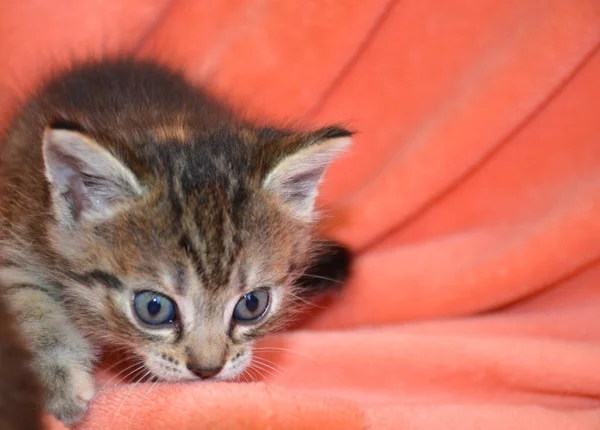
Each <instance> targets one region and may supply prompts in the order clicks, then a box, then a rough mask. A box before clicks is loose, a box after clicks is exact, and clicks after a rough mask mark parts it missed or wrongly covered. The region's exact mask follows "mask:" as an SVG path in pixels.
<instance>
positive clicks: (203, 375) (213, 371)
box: [187, 363, 223, 379]
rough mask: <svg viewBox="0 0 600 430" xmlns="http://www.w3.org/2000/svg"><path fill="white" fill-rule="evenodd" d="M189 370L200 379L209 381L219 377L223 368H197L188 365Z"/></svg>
mask: <svg viewBox="0 0 600 430" xmlns="http://www.w3.org/2000/svg"><path fill="white" fill-rule="evenodd" d="M187 368H188V369H189V370H190V371H191V372H192V373H193V374H194V375H196V376H197V377H198V378H200V379H209V378H212V377H213V376H217V375H218V374H219V372H220V371H221V370H222V369H223V367H197V366H192V365H191V364H189V363H188V365H187Z"/></svg>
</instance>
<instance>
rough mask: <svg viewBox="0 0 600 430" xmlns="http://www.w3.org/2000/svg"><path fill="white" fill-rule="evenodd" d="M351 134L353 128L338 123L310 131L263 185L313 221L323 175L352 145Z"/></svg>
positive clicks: (304, 218)
mask: <svg viewBox="0 0 600 430" xmlns="http://www.w3.org/2000/svg"><path fill="white" fill-rule="evenodd" d="M351 136H352V133H351V132H349V131H347V130H344V129H342V128H338V127H328V128H325V129H321V130H319V131H317V132H315V133H310V134H309V135H307V136H306V137H305V138H304V140H305V141H304V143H303V144H302V145H301V147H300V149H299V150H297V151H295V152H293V153H292V154H289V155H286V156H284V157H283V158H282V159H280V160H279V161H278V162H277V163H276V164H275V166H274V167H273V168H272V169H271V170H270V171H269V173H268V174H267V176H266V178H265V180H264V182H263V187H264V188H265V189H266V190H268V191H270V192H272V193H274V194H276V195H277V196H278V197H279V198H280V199H281V200H282V201H283V202H285V203H286V205H287V206H288V207H289V208H290V209H291V211H292V213H293V214H294V216H296V217H297V218H299V219H301V220H303V221H311V220H312V217H313V212H314V206H315V200H316V198H317V195H318V186H319V184H320V182H321V180H322V179H323V175H324V174H325V171H326V170H327V168H328V167H329V165H330V164H331V162H332V161H333V160H334V159H335V157H336V156H338V155H339V154H340V153H342V152H343V151H344V150H345V149H346V148H347V147H348V146H349V145H350V143H351V141H352V139H351Z"/></svg>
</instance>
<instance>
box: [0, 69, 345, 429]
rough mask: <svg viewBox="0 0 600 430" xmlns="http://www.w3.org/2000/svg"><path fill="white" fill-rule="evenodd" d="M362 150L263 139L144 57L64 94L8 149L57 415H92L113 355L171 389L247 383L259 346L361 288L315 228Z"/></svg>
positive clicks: (4, 203) (28, 112)
mask: <svg viewBox="0 0 600 430" xmlns="http://www.w3.org/2000/svg"><path fill="white" fill-rule="evenodd" d="M350 135H351V133H350V132H349V131H347V130H345V129H343V128H340V127H333V126H332V127H325V128H320V129H316V130H312V131H308V132H296V131H293V130H284V129H277V128H273V127H262V126H254V125H252V124H249V123H248V122H246V121H244V120H241V119H239V118H237V117H236V116H235V115H234V114H232V113H231V112H230V111H229V110H228V109H227V108H226V107H224V106H223V105H221V104H220V103H219V102H217V101H216V100H214V99H213V98H212V97H211V96H210V95H208V94H206V93H205V92H203V91H201V90H199V89H197V88H194V87H192V86H191V85H190V84H189V83H188V82H187V81H186V80H185V79H184V78H183V77H182V76H180V75H179V74H177V73H175V72H173V71H169V70H167V69H165V68H163V67H161V66H158V65H155V64H152V63H150V62H145V61H141V60H127V59H120V60H104V61H100V62H95V63H88V64H85V65H80V66H74V67H73V68H72V69H71V70H70V71H68V72H66V73H64V74H62V75H59V76H58V77H56V78H55V79H53V80H51V81H49V83H48V84H47V85H46V86H44V87H43V88H42V89H41V90H40V91H39V92H38V95H37V96H35V97H34V98H33V99H32V100H30V102H29V103H27V104H26V105H25V106H24V108H23V109H22V111H21V112H20V113H19V114H18V115H17V116H16V117H15V119H14V121H13V122H12V125H11V126H10V128H9V129H8V132H7V133H6V135H5V138H4V139H3V141H2V142H1V143H0V235H1V236H0V237H1V239H2V240H1V242H0V258H1V263H0V288H1V290H0V291H2V293H3V294H4V296H5V298H6V299H7V300H8V302H9V304H10V306H11V309H12V310H13V311H14V314H15V315H16V319H17V322H18V325H19V328H20V329H21V332H22V333H23V335H24V336H25V339H26V340H27V343H28V346H29V348H30V349H31V351H32V354H33V367H34V369H36V370H37V373H38V375H39V377H40V379H41V381H42V384H43V386H44V388H45V394H46V407H47V409H48V410H49V411H50V412H51V413H53V414H55V415H56V416H57V417H58V418H59V419H60V420H62V421H63V422H65V423H67V424H69V423H73V422H76V421H78V420H79V419H80V418H81V417H82V415H83V414H84V412H85V410H86V407H87V405H88V403H89V402H90V400H91V399H92V397H93V395H94V393H95V384H94V379H93V376H92V369H93V364H94V361H95V358H96V357H97V356H98V352H99V351H98V348H100V347H103V348H108V349H112V350H119V349H124V350H126V351H128V352H129V353H131V354H133V355H134V356H135V357H136V358H137V359H138V360H139V361H140V363H142V364H143V366H144V368H145V369H147V371H148V374H150V375H153V376H154V377H156V378H158V379H160V380H165V381H184V380H196V379H210V380H222V379H230V378H233V377H236V376H238V375H240V373H241V372H243V371H244V369H245V368H246V366H247V365H248V364H249V363H250V361H251V357H252V349H251V348H252V345H253V343H254V342H255V341H256V340H257V339H258V338H260V337H262V336H264V335H266V334H268V333H271V332H273V331H275V330H277V329H280V328H281V327H283V326H284V325H285V323H286V321H288V320H289V317H291V316H293V315H294V313H295V312H296V311H297V309H298V306H299V304H300V303H301V302H302V301H304V300H305V297H308V296H310V295H312V294H313V293H314V292H316V291H318V290H322V289H326V288H327V287H328V286H330V285H331V283H335V282H336V281H339V280H343V278H344V277H345V276H346V275H347V266H348V263H349V254H348V253H347V251H346V250H345V248H343V247H342V246H341V245H338V244H336V243H334V242H327V241H325V242H324V241H321V240H319V239H318V238H316V237H315V234H314V233H313V229H312V226H313V224H314V220H315V211H314V204H315V198H316V196H317V186H318V184H319V182H320V181H321V179H322V177H323V174H324V172H325V170H326V168H327V167H328V165H329V164H330V162H331V161H332V160H333V159H334V158H335V157H336V156H337V155H338V154H339V153H340V152H342V151H343V150H344V149H345V148H346V147H347V146H348V144H349V143H350ZM330 281H331V282H330Z"/></svg>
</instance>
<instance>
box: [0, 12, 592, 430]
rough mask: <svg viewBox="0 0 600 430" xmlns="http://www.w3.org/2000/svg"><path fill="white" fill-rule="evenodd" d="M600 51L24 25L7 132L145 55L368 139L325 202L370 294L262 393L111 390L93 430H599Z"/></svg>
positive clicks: (309, 31)
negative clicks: (66, 90) (47, 81)
mask: <svg viewBox="0 0 600 430" xmlns="http://www.w3.org/2000/svg"><path fill="white" fill-rule="evenodd" d="M599 43H600V2H598V1H597V0H568V1H564V0H563V1H561V0H556V1H554V0H547V1H543V0H539V1H537V0H529V1H523V0H505V1H496V0H478V1H472V0H456V1H453V2H440V1H435V0H402V1H395V0H371V1H368V2H367V1H364V0H332V1H327V2H324V1H317V0H303V1H285V2H284V1H264V0H246V1H242V0H227V1H220V0H219V1H217V0H208V1H196V0H179V1H176V0H170V1H169V0H153V1H147V0H127V1H120V2H113V1H105V0H91V1H85V2H84V1H68V0H60V1H59V0H54V1H52V2H40V1H35V0H21V1H19V2H5V4H4V5H3V6H2V8H1V13H0V64H1V72H0V115H1V116H2V118H6V117H7V115H8V113H9V112H10V110H11V109H13V108H14V103H15V101H16V100H17V99H18V98H19V97H20V96H21V95H22V94H24V93H25V92H26V90H27V89H28V88H30V86H31V85H33V83H34V82H36V80H37V79H38V78H39V76H40V75H41V74H43V73H44V72H45V71H46V70H47V68H48V67H49V64H50V63H52V64H54V63H56V62H59V63H60V62H65V61H69V59H70V58H72V57H73V56H77V57H79V56H84V55H88V54H89V53H93V54H101V53H112V52H131V53H135V54H138V55H142V56H150V57H155V58H160V59H161V60H163V61H165V62H167V63H170V64H172V65H175V66H177V67H181V68H183V69H184V70H185V71H186V73H187V74H188V75H189V76H190V77H191V78H192V79H193V80H195V81H196V82H198V83H206V84H209V85H210V86H211V87H212V88H214V89H215V91H217V92H218V93H219V94H221V95H223V96H226V97H228V98H229V99H230V100H231V101H232V103H234V104H235V105H237V106H243V107H244V109H245V110H246V111H247V112H248V113H249V114H250V115H254V116H257V117H268V118H271V119H273V118H275V119H289V118H298V117H299V118H301V119H302V120H303V121H304V122H305V123H307V124H315V123H319V124H320V123H326V122H330V121H346V122H347V123H349V124H350V125H351V126H352V127H353V128H355V129H357V130H359V131H360V134H359V135H358V137H357V138H356V144H355V145H354V148H353V151H352V152H351V153H350V154H348V156H347V157H345V158H344V159H343V160H340V162H339V163H338V164H336V165H335V166H334V168H333V169H332V170H331V171H330V172H329V174H328V176H327V181H326V183H325V184H324V187H323V190H322V199H321V205H322V207H323V208H325V210H326V212H325V219H324V223H323V229H324V230H325V231H327V232H328V233H329V234H331V235H333V236H335V237H337V238H340V239H341V240H343V241H345V242H347V243H349V244H351V246H352V247H353V249H354V250H355V251H356V253H357V256H358V257H357V261H356V267H355V272H354V276H353V278H352V280H351V282H350V283H349V285H348V286H347V289H346V290H345V291H344V292H343V293H342V294H341V295H340V296H339V297H337V298H336V299H335V300H333V301H332V303H331V305H330V306H329V307H328V308H327V309H324V310H321V311H319V312H318V313H317V314H316V315H315V316H314V318H312V319H309V320H307V322H305V323H304V324H303V325H302V326H301V327H299V328H297V329H296V330H294V331H292V332H288V333H284V334H282V335H280V336H278V337H276V338H273V339H269V340H267V341H266V342H264V344H263V345H262V348H265V349H264V350H262V351H260V355H261V357H262V359H263V360H269V361H268V364H263V365H262V367H261V370H260V372H261V373H262V374H263V375H260V374H259V372H256V374H255V375H254V376H255V377H256V379H259V380H261V381H260V382H257V383H248V384H244V383H240V384H227V383H220V384H203V383H197V384H185V385H184V384H181V385H167V384H164V385H160V386H156V387H155V388H152V389H151V387H150V386H146V385H137V386H132V385H131V386H130V385H123V384H121V385H117V386H113V387H109V388H105V389H104V390H103V391H102V393H101V394H100V395H99V396H98V398H97V399H96V401H95V402H94V405H93V406H92V408H91V410H90V414H89V416H88V419H87V420H86V421H85V422H84V423H83V424H82V425H81V427H80V428H82V429H110V428H118V429H120V428H123V429H163V428H174V429H199V428H206V429H236V428H239V429H241V428H255V429H267V428H271V429H344V430H353V429H394V430H395V429H403V430H413V429H428V430H429V429H431V430H447V429H461V430H462V429H474V430H475V429H477V430H478V429H486V430H493V429H531V430H534V429H535V430H538V429H547V430H553V429H556V430H559V429H560V430H568V429H577V430H587V429H598V428H600V371H599V368H600V263H599V258H600V50H599V48H598V47H599ZM266 348H271V349H266ZM263 363H267V362H264V361H263ZM49 426H50V427H52V428H60V425H59V424H57V423H49Z"/></svg>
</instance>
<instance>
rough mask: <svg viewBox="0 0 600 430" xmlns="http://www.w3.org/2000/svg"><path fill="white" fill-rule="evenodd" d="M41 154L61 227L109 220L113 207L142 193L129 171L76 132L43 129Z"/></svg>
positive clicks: (114, 158)
mask: <svg viewBox="0 0 600 430" xmlns="http://www.w3.org/2000/svg"><path fill="white" fill-rule="evenodd" d="M42 151H43V156H44V163H45V174H46V178H47V179H48V182H49V183H50V186H51V194H52V201H53V207H54V212H55V215H56V218H57V221H58V223H59V224H60V225H61V226H63V227H71V226H73V225H74V224H76V223H78V222H81V221H85V220H103V219H106V218H109V217H110V216H111V215H112V214H113V213H114V210H115V207H116V206H115V205H117V204H118V203H121V202H124V201H126V200H128V199H132V198H135V197H137V196H139V195H140V194H141V193H142V187H141V186H140V184H139V183H138V180H137V178H136V177H135V175H134V174H133V172H132V171H131V170H129V169H128V168H127V167H126V166H125V165H124V164H123V163H121V161H119V160H118V159H117V158H116V157H114V156H113V155H112V154H111V153H110V152H109V151H108V150H106V149H104V148H103V147H102V146H100V145H99V144H98V143H96V142H95V141H94V140H93V139H91V138H90V137H88V136H86V135H85V134H82V133H80V132H78V131H72V130H65V129H54V128H49V129H46V130H45V131H44V137H43V146H42Z"/></svg>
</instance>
